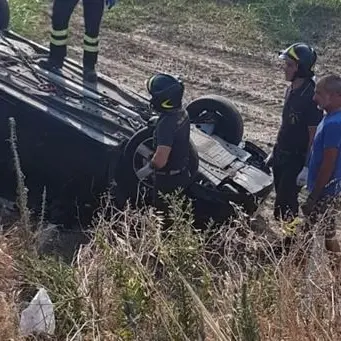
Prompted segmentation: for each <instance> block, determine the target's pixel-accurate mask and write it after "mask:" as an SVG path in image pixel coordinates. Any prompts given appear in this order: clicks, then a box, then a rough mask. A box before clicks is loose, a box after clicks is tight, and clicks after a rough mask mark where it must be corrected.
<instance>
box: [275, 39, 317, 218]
mask: <svg viewBox="0 0 341 341" xmlns="http://www.w3.org/2000/svg"><path fill="white" fill-rule="evenodd" d="M280 58H281V59H282V60H284V63H285V64H284V71H285V77H286V80H287V81H289V82H291V85H290V86H289V87H288V89H287V92H286V96H285V103H284V108H283V112H282V123H281V126H280V129H279V132H278V135H277V141H276V143H275V146H274V149H273V152H272V154H271V156H270V157H269V164H271V165H272V167H273V174H274V184H275V191H276V199H275V205H274V217H275V219H276V220H280V219H282V220H284V221H287V222H288V221H292V220H293V219H294V218H295V217H297V215H298V210H299V204H298V194H299V191H300V188H301V187H300V185H302V184H300V183H299V182H300V181H301V180H302V177H303V178H304V177H306V175H307V167H306V165H307V163H308V157H309V151H310V146H311V143H312V141H313V138H314V135H315V131H316V127H317V125H318V124H319V122H320V121H321V119H322V117H323V112H322V111H321V110H320V109H319V108H318V106H317V104H316V103H315V102H314V100H313V96H314V89H315V82H314V80H313V78H314V72H313V68H314V65H315V62H316V59H317V55H316V52H315V51H314V50H313V49H312V48H311V47H310V46H308V45H306V44H303V43H296V44H293V45H291V46H289V47H288V48H287V49H286V50H284V51H282V53H281V54H280Z"/></svg>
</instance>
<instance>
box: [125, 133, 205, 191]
mask: <svg viewBox="0 0 341 341" xmlns="http://www.w3.org/2000/svg"><path fill="white" fill-rule="evenodd" d="M153 132H154V127H145V128H143V129H141V130H139V131H138V132H137V133H135V134H134V135H133V136H132V137H131V139H130V140H129V141H128V142H127V144H126V146H125V149H124V162H123V164H124V165H125V166H124V167H125V169H122V171H124V172H125V178H126V181H128V182H129V183H131V184H134V185H135V186H136V184H137V183H138V182H140V181H141V184H143V185H144V186H145V187H148V188H152V187H153V178H152V175H150V176H149V177H147V178H145V179H144V180H140V179H138V177H137V175H136V173H137V171H138V170H139V169H141V168H142V167H143V166H145V165H146V164H147V162H148V161H149V160H150V158H151V157H152V155H153V154H154V151H155V150H154V148H153ZM189 155H190V157H189V171H190V174H191V175H190V182H192V181H194V179H195V176H196V174H197V170H198V167H199V156H198V152H197V150H196V148H195V145H194V144H193V142H192V141H191V142H190V153H189Z"/></svg>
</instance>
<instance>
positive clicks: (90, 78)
mask: <svg viewBox="0 0 341 341" xmlns="http://www.w3.org/2000/svg"><path fill="white" fill-rule="evenodd" d="M83 79H84V80H85V81H86V82H89V83H96V82H97V72H96V70H95V68H93V69H90V68H86V67H84V71H83Z"/></svg>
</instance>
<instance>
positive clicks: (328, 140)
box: [307, 111, 341, 196]
mask: <svg viewBox="0 0 341 341" xmlns="http://www.w3.org/2000/svg"><path fill="white" fill-rule="evenodd" d="M328 148H337V149H338V150H339V153H338V157H337V160H336V164H335V170H334V172H333V174H332V177H331V179H330V181H329V183H328V184H327V185H326V186H325V188H324V189H323V192H322V193H321V195H322V196H325V195H332V196H336V195H337V194H338V193H341V153H340V151H341V111H338V112H335V113H333V114H328V115H326V116H325V117H324V118H323V119H322V121H321V122H320V124H319V125H318V126H317V129H316V134H315V138H314V142H313V145H312V149H311V154H310V159H309V167H308V168H309V171H308V184H307V187H308V191H309V192H310V193H311V192H312V190H313V189H314V186H315V183H316V180H317V176H318V173H319V170H320V167H321V164H322V160H323V152H324V150H325V149H328Z"/></svg>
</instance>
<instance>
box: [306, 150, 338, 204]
mask: <svg viewBox="0 0 341 341" xmlns="http://www.w3.org/2000/svg"><path fill="white" fill-rule="evenodd" d="M338 153H339V149H338V148H327V149H325V150H324V152H323V159H322V163H321V167H320V169H319V172H318V175H317V179H316V183H315V186H314V189H313V191H312V192H311V194H310V196H311V197H312V198H313V199H315V200H316V199H317V198H319V197H320V195H321V193H322V190H323V189H324V188H325V186H326V185H327V184H328V182H329V181H330V178H331V176H332V174H333V172H334V169H335V164H336V160H337V157H338Z"/></svg>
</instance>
